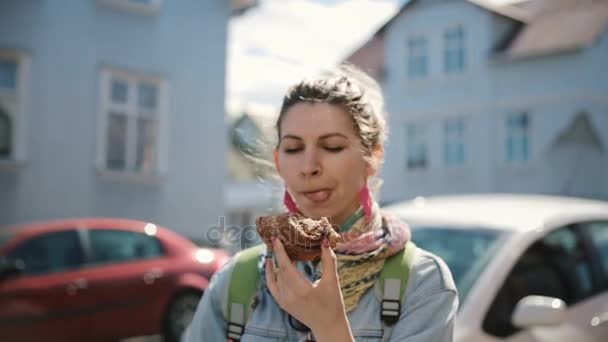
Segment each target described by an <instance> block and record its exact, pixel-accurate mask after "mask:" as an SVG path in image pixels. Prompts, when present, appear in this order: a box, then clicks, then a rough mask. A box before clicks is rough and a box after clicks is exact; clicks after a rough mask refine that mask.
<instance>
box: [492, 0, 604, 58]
mask: <svg viewBox="0 0 608 342" xmlns="http://www.w3.org/2000/svg"><path fill="white" fill-rule="evenodd" d="M545 3H546V5H545V6H542V7H540V8H538V9H537V10H536V11H535V12H534V16H533V18H532V19H531V20H529V21H528V23H527V24H526V25H524V26H523V27H522V28H521V31H520V32H519V33H518V34H517V35H515V37H514V38H513V40H512V41H511V43H510V44H509V45H507V47H506V49H505V51H503V52H504V53H505V54H506V55H507V56H508V57H511V58H520V57H528V56H537V55H546V54H553V53H557V52H563V51H571V50H577V49H581V48H585V47H588V46H591V45H592V44H593V43H594V42H595V41H597V40H598V39H599V37H600V36H601V34H602V33H603V32H604V30H605V29H606V26H607V25H608V1H607V0H594V1H589V0H587V1H584V0H554V1H546V2H545Z"/></svg>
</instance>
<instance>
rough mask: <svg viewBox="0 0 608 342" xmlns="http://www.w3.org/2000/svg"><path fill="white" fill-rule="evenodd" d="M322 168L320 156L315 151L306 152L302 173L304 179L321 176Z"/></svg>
mask: <svg viewBox="0 0 608 342" xmlns="http://www.w3.org/2000/svg"><path fill="white" fill-rule="evenodd" d="M321 171H322V167H321V161H320V160H319V156H318V154H317V152H316V151H314V149H308V150H307V151H305V152H304V160H303V161H302V167H301V170H300V173H301V175H302V177H304V178H308V177H313V176H318V175H320V174H321Z"/></svg>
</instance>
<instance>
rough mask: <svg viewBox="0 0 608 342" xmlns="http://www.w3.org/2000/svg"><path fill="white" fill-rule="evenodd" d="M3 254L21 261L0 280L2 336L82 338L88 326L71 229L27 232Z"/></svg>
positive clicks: (80, 255)
mask: <svg viewBox="0 0 608 342" xmlns="http://www.w3.org/2000/svg"><path fill="white" fill-rule="evenodd" d="M5 257H7V258H9V259H12V260H19V262H20V263H22V265H23V266H24V269H23V272H22V273H21V274H19V275H16V276H13V277H10V278H7V279H3V280H0V336H2V341H40V339H41V338H43V337H44V338H47V339H51V340H65V339H72V338H83V337H86V336H87V333H88V329H87V323H86V319H85V318H84V314H85V311H86V305H87V304H86V303H85V302H83V301H82V294H83V292H86V290H87V282H86V279H85V278H84V273H83V270H82V269H81V267H82V265H83V261H84V255H83V249H82V245H81V241H80V239H79V235H78V233H77V232H76V231H75V230H65V231H57V232H49V233H46V234H42V235H38V236H35V237H32V238H30V239H28V240H26V241H24V242H22V243H21V244H19V245H17V246H15V248H14V249H12V250H11V251H8V253H7V255H5Z"/></svg>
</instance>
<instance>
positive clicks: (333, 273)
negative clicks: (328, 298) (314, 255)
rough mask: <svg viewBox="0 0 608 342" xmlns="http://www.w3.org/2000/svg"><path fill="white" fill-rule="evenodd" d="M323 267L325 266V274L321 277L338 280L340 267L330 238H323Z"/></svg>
mask: <svg viewBox="0 0 608 342" xmlns="http://www.w3.org/2000/svg"><path fill="white" fill-rule="evenodd" d="M321 267H323V276H322V278H321V279H323V280H329V281H338V268H337V262H336V254H335V253H334V251H333V250H332V249H331V248H330V246H329V239H327V238H325V239H323V242H322V243H321Z"/></svg>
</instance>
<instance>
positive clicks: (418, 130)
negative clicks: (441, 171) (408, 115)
mask: <svg viewBox="0 0 608 342" xmlns="http://www.w3.org/2000/svg"><path fill="white" fill-rule="evenodd" d="M406 130H407V134H406V139H407V142H406V144H407V167H408V168H409V169H417V168H426V163H427V160H426V157H427V155H426V154H427V147H426V135H425V131H424V127H423V126H422V125H420V124H410V125H408V126H407V129H406Z"/></svg>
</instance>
